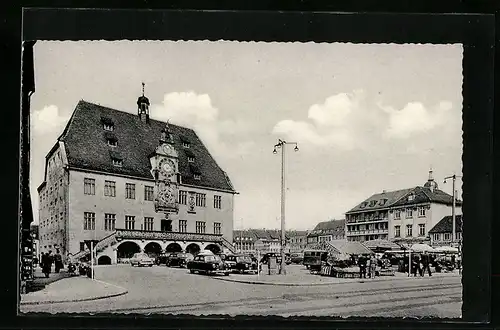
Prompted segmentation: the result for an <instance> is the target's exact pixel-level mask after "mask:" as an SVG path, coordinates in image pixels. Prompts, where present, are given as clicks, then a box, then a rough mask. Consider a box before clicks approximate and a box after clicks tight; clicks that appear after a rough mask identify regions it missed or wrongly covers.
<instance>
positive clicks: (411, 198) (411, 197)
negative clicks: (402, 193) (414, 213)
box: [408, 194, 415, 202]
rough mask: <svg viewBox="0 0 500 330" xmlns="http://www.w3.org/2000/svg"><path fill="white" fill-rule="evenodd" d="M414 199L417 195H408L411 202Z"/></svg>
mask: <svg viewBox="0 0 500 330" xmlns="http://www.w3.org/2000/svg"><path fill="white" fill-rule="evenodd" d="M414 199H415V196H414V195H413V194H410V195H408V201H409V202H411V201H412V200H414Z"/></svg>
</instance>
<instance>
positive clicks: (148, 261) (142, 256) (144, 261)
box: [130, 252, 154, 267]
mask: <svg viewBox="0 0 500 330" xmlns="http://www.w3.org/2000/svg"><path fill="white" fill-rule="evenodd" d="M130 265H132V266H138V267H141V266H148V267H153V265H154V261H153V258H151V257H150V256H148V255H147V254H146V253H142V252H139V253H136V254H134V256H133V257H132V258H130Z"/></svg>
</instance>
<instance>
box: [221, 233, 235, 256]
mask: <svg viewBox="0 0 500 330" xmlns="http://www.w3.org/2000/svg"><path fill="white" fill-rule="evenodd" d="M221 243H222V246H223V247H225V248H226V249H228V250H229V251H231V253H236V248H235V247H234V245H233V244H232V243H231V242H229V241H228V240H227V239H225V238H224V237H222V241H221Z"/></svg>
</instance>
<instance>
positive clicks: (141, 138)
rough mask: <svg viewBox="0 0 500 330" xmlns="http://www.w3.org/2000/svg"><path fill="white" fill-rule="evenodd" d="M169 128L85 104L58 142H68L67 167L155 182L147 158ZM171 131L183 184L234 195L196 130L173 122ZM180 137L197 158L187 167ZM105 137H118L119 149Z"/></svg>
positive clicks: (82, 104) (158, 123)
mask: <svg viewBox="0 0 500 330" xmlns="http://www.w3.org/2000/svg"><path fill="white" fill-rule="evenodd" d="M103 123H106V124H112V125H113V126H114V129H113V131H112V132H108V131H105V130H104V129H103ZM165 126H166V123H164V122H161V121H158V120H154V119H150V121H149V123H143V122H142V121H141V120H140V118H139V116H137V115H136V114H132V113H128V112H123V111H119V110H115V109H111V108H107V107H103V106H100V105H97V104H93V103H89V102H86V101H83V100H82V101H80V102H79V103H78V105H77V106H76V109H75V111H74V112H73V115H72V117H71V119H70V121H69V122H68V124H67V126H66V128H65V129H64V132H63V133H62V135H61V136H60V137H59V140H61V141H63V142H64V144H65V148H66V153H67V156H68V163H69V166H74V167H78V168H82V169H88V170H97V171H104V172H108V173H114V174H123V175H132V176H137V177H142V178H148V179H151V178H152V177H151V172H150V168H151V166H150V163H149V158H148V156H149V155H150V154H151V153H152V152H154V150H155V148H156V147H157V146H158V144H159V139H160V137H161V131H162V129H164V128H165ZM169 129H170V132H171V133H172V135H173V141H174V144H175V146H176V149H177V151H178V155H179V171H180V173H181V175H182V183H184V184H190V185H194V186H200V187H207V188H213V189H221V190H228V191H234V189H233V187H232V185H231V182H230V181H229V178H228V177H227V175H226V173H225V172H224V171H223V170H222V169H221V168H220V167H219V166H218V165H217V163H216V162H215V160H214V159H213V158H212V156H211V155H210V153H209V152H208V150H207V148H206V147H205V146H204V145H203V142H202V141H201V140H200V139H199V138H198V136H197V135H196V133H195V132H194V131H193V130H192V129H189V128H185V127H181V126H176V125H172V124H169ZM181 136H182V141H185V140H186V141H189V144H190V148H189V151H188V153H189V155H194V156H195V162H194V163H188V160H187V157H188V153H186V152H185V150H184V148H183V147H182V142H181ZM107 138H112V139H116V141H117V144H118V145H117V146H116V147H111V146H109V145H108V144H107V141H106V139H107ZM110 151H112V152H110ZM112 158H115V159H122V160H123V164H122V166H121V167H116V166H113V164H112ZM195 172H200V173H199V174H201V180H196V179H194V174H198V173H195Z"/></svg>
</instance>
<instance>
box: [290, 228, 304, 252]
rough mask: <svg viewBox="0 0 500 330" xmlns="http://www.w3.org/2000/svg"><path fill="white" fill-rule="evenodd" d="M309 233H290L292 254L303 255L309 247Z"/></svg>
mask: <svg viewBox="0 0 500 330" xmlns="http://www.w3.org/2000/svg"><path fill="white" fill-rule="evenodd" d="M308 233H309V232H308V231H300V230H297V231H290V232H288V236H289V237H290V239H289V240H288V246H289V250H290V253H302V252H304V249H305V248H306V247H307V234H308Z"/></svg>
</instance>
